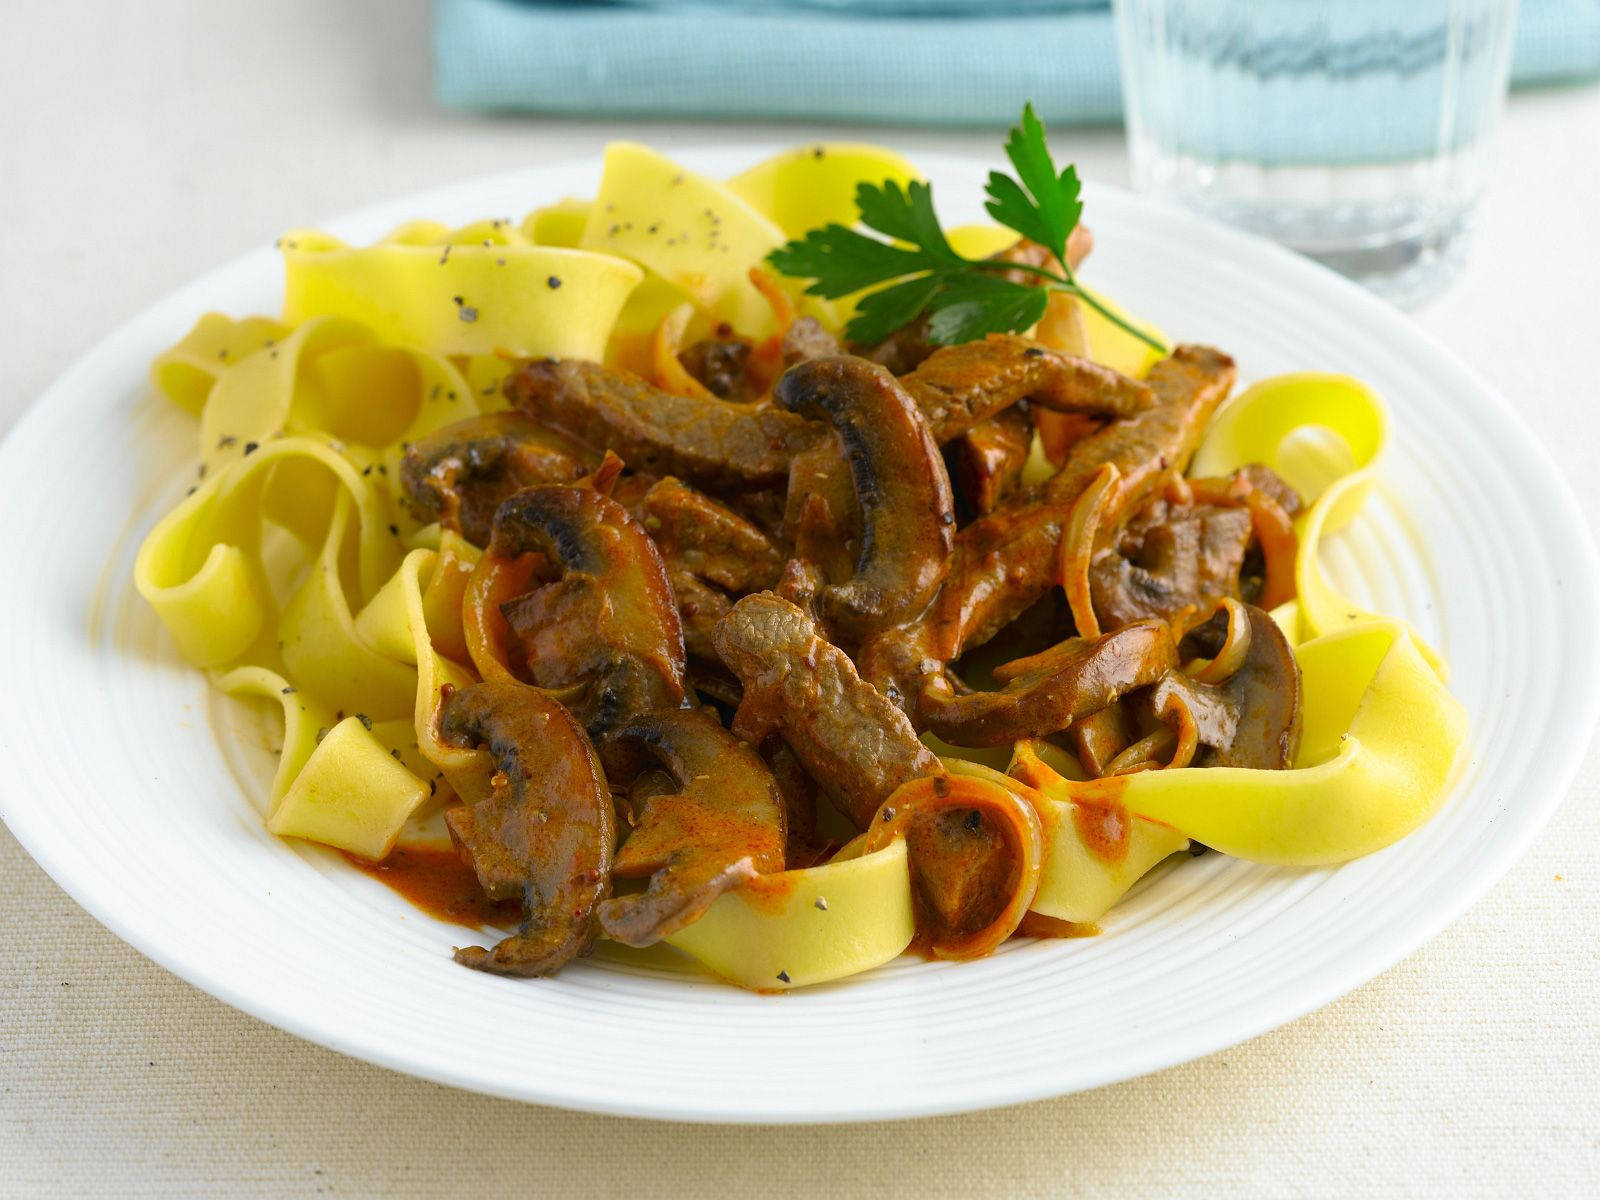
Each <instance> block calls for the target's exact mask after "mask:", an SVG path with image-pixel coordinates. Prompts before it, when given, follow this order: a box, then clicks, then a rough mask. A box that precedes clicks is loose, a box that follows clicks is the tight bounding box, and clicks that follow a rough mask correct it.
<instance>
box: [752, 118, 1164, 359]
mask: <svg viewBox="0 0 1600 1200" xmlns="http://www.w3.org/2000/svg"><path fill="white" fill-rule="evenodd" d="M1005 152H1006V157H1007V158H1008V159H1009V160H1010V161H1011V165H1012V167H1013V168H1014V169H1015V170H1016V173H1017V174H1016V177H1015V178H1013V177H1012V176H1009V175H1006V174H1003V173H1001V172H999V171H995V172H992V173H991V174H990V176H989V182H988V186H987V188H986V189H985V191H986V192H987V194H988V197H989V199H988V201H987V203H986V204H985V205H984V207H985V208H986V209H987V210H988V212H989V215H990V216H992V217H993V218H994V219H995V220H997V221H999V222H1000V223H1001V224H1002V225H1004V226H1006V227H1007V228H1009V229H1013V230H1015V231H1016V232H1017V233H1019V234H1020V235H1022V236H1023V237H1025V238H1028V239H1030V240H1032V241H1035V242H1038V243H1039V244H1040V245H1042V246H1044V247H1045V248H1046V249H1047V250H1049V251H1050V253H1051V254H1052V255H1053V256H1054V258H1055V265H1056V267H1057V268H1058V269H1057V270H1051V269H1050V268H1048V267H1035V266H1027V265H1022V264H1017V263H1010V262H1006V261H1004V260H1002V259H992V258H991V259H971V258H966V257H964V256H963V255H961V254H959V253H957V252H956V250H955V248H954V247H952V246H951V245H950V241H949V239H948V238H947V237H946V236H945V232H944V229H943V227H942V226H941V225H940V224H939V216H938V213H937V211H936V210H935V209H934V206H933V188H932V186H931V185H929V184H927V183H924V182H922V181H920V180H919V181H914V182H912V183H909V184H907V185H906V186H905V187H901V186H900V184H898V183H896V182H894V181H893V180H885V181H884V182H883V183H881V184H876V183H862V184H860V185H859V186H858V187H857V188H856V209H857V210H858V212H859V214H860V219H861V224H862V225H863V226H864V227H865V228H866V229H867V230H870V231H871V233H867V232H863V231H862V230H861V229H850V228H847V227H846V226H844V225H839V224H831V225H825V226H823V227H822V228H821V229H813V230H811V231H809V232H808V233H807V234H806V235H805V236H804V237H802V238H799V239H796V240H794V241H791V242H789V243H788V244H786V245H784V246H781V247H779V248H778V249H777V250H774V251H773V252H772V253H771V254H770V255H768V256H767V261H768V262H769V263H771V264H772V266H773V267H774V268H775V269H777V270H778V271H780V272H781V273H782V274H784V275H790V276H794V277H796V278H803V279H809V280H810V281H811V282H810V284H809V285H808V286H807V287H806V292H807V293H808V294H810V295H813V296H821V297H823V298H824V299H829V300H836V299H839V298H841V297H844V296H850V295H853V294H855V293H857V292H863V291H865V290H866V289H868V288H874V287H875V288H877V290H876V291H870V292H867V293H866V294H865V295H864V296H862V297H861V299H860V300H859V301H858V302H857V305H856V312H855V315H854V316H853V317H852V318H851V319H850V322H849V324H847V325H846V326H845V334H846V336H847V337H849V338H850V339H852V340H853V341H857V342H868V343H870V342H879V341H882V340H883V339H884V338H886V337H888V336H889V335H890V334H891V333H893V332H894V331H895V330H897V329H900V328H903V327H904V326H907V325H910V324H911V323H913V322H914V321H917V320H919V319H921V318H923V317H926V318H927V322H928V337H929V339H930V340H932V341H933V342H935V343H939V344H944V345H948V344H952V343H956V342H967V341H972V340H974V339H976V338H980V337H983V336H984V335H986V334H989V333H1001V332H1007V331H1014V330H1020V329H1027V328H1029V327H1030V326H1032V325H1034V324H1036V323H1037V322H1038V320H1039V318H1040V317H1041V316H1043V315H1044V311H1045V306H1046V304H1048V302H1049V295H1050V293H1051V292H1063V293H1066V294H1068V295H1072V296H1076V297H1078V298H1079V299H1080V300H1081V301H1082V302H1083V303H1084V304H1087V305H1088V306H1089V307H1091V308H1093V309H1095V310H1096V311H1097V312H1099V313H1100V314H1101V315H1103V316H1104V317H1106V319H1108V320H1110V321H1111V322H1113V323H1114V324H1116V325H1119V326H1121V327H1122V328H1123V329H1125V330H1127V331H1128V332H1129V333H1131V334H1132V335H1133V336H1135V337H1137V338H1139V339H1140V340H1142V341H1144V342H1146V343H1147V344H1149V345H1150V346H1153V347H1155V348H1156V349H1158V350H1164V349H1165V347H1163V346H1162V345H1161V343H1160V342H1158V341H1157V340H1156V339H1155V338H1153V337H1151V336H1150V335H1149V334H1147V333H1145V332H1144V331H1143V330H1142V329H1139V328H1138V327H1137V326H1135V325H1133V324H1131V323H1130V322H1128V321H1127V320H1126V319H1125V318H1123V317H1121V316H1119V315H1118V314H1116V313H1113V312H1111V311H1110V310H1109V309H1107V308H1106V307H1105V306H1104V305H1103V304H1101V303H1100V301H1098V300H1097V299H1095V297H1094V296H1093V295H1091V294H1089V293H1088V292H1085V291H1084V290H1083V289H1082V288H1080V287H1079V286H1078V282H1077V280H1076V279H1075V278H1074V277H1073V274H1072V268H1071V266H1070V265H1069V264H1068V262H1067V239H1068V238H1069V237H1070V236H1071V234H1072V231H1073V229H1074V228H1076V226H1077V224H1078V219H1079V218H1080V217H1081V216H1082V215H1083V201H1082V199H1081V198H1080V191H1081V187H1080V184H1079V182H1078V172H1077V170H1076V168H1074V167H1072V166H1071V165H1068V166H1067V167H1065V168H1064V169H1062V170H1060V171H1057V170H1056V165H1055V162H1054V160H1053V159H1052V158H1051V157H1050V146H1049V142H1048V141H1047V140H1046V137H1045V128H1044V123H1043V122H1042V121H1040V120H1039V117H1038V114H1037V113H1035V112H1034V111H1033V105H1032V104H1028V105H1026V106H1025V107H1024V108H1023V110H1022V118H1021V120H1020V121H1018V123H1017V125H1016V126H1015V127H1014V128H1013V129H1012V130H1011V134H1010V136H1009V137H1008V138H1007V139H1006V144H1005ZM872 234H879V235H882V236H881V237H874V236H872ZM884 239H889V240H884ZM1008 272H1010V273H1013V274H1014V273H1016V272H1021V273H1023V274H1026V275H1031V276H1033V277H1034V278H1035V280H1036V282H1035V283H1033V284H1031V285H1030V284H1025V283H1017V282H1016V281H1015V279H1014V278H1010V279H1008V278H1006V277H1005V276H1006V274H1007V273H1008Z"/></svg>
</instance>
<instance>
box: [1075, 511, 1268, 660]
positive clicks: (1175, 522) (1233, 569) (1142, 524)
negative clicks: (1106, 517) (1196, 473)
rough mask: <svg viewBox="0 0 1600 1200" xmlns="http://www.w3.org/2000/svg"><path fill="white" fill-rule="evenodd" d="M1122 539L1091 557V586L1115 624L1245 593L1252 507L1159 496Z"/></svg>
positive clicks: (1097, 604)
mask: <svg viewBox="0 0 1600 1200" xmlns="http://www.w3.org/2000/svg"><path fill="white" fill-rule="evenodd" d="M1146 508H1147V510H1148V511H1147V512H1146V513H1145V514H1142V515H1141V516H1138V517H1135V518H1134V520H1133V521H1132V522H1131V523H1130V524H1129V525H1128V526H1126V527H1125V528H1124V530H1123V532H1122V535H1121V537H1120V538H1119V539H1118V540H1117V544H1116V545H1115V546H1111V547H1108V548H1106V549H1103V550H1101V551H1100V552H1099V553H1098V554H1096V555H1095V556H1094V559H1093V560H1092V561H1091V562H1090V564H1089V594H1090V596H1091V598H1092V601H1093V604H1094V611H1095V615H1096V616H1097V617H1098V618H1099V621H1100V624H1101V625H1102V626H1104V627H1105V628H1107V629H1115V628H1117V627H1118V626H1119V625H1126V624H1127V623H1128V622H1130V621H1138V620H1142V619H1144V618H1148V617H1160V618H1163V619H1167V620H1170V619H1171V618H1173V617H1175V616H1177V615H1178V614H1179V613H1181V612H1183V611H1184V610H1185V609H1194V608H1202V607H1205V606H1208V605H1210V604H1212V603H1215V602H1216V601H1217V600H1220V599H1222V598H1223V597H1225V596H1227V597H1232V596H1237V595H1238V594H1239V571H1240V568H1242V567H1243V566H1244V559H1245V552H1246V550H1248V549H1249V546H1250V534H1251V528H1252V526H1251V521H1250V512H1249V510H1248V509H1245V508H1219V507H1216V506H1214V505H1191V506H1187V507H1179V506H1174V505H1170V504H1168V503H1167V502H1166V501H1164V500H1155V501H1152V502H1151V503H1150V504H1149V505H1147V506H1146Z"/></svg>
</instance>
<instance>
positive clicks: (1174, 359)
mask: <svg viewBox="0 0 1600 1200" xmlns="http://www.w3.org/2000/svg"><path fill="white" fill-rule="evenodd" d="M1233 379H1234V366H1233V360H1232V359H1230V358H1229V357H1228V356H1227V355H1225V354H1223V353H1221V352H1220V351H1217V350H1212V349H1210V348H1208V347H1204V346H1179V347H1178V348H1177V349H1176V350H1174V351H1173V352H1172V354H1170V355H1169V356H1168V357H1167V358H1165V359H1163V360H1161V361H1160V362H1159V363H1157V364H1156V365H1155V366H1154V367H1152V368H1151V370H1150V374H1149V377H1148V383H1149V384H1150V387H1151V390H1152V391H1153V392H1154V394H1155V396H1156V405H1155V407H1153V408H1149V409H1146V410H1145V411H1143V412H1141V413H1139V414H1137V415H1136V416H1132V417H1128V418H1126V419H1123V420H1119V421H1113V422H1111V423H1110V424H1109V425H1107V426H1106V427H1105V428H1104V429H1102V430H1100V431H1099V432H1098V433H1095V434H1092V435H1091V436H1089V437H1086V438H1084V439H1083V440H1082V441H1080V442H1078V443H1077V444H1076V445H1075V446H1074V447H1073V448H1072V451H1071V453H1070V454H1069V455H1068V456H1067V461H1066V462H1065V464H1063V466H1062V467H1061V469H1060V470H1059V471H1058V472H1056V474H1055V475H1053V476H1051V477H1050V478H1049V479H1047V480H1045V481H1044V482H1042V483H1041V484H1039V485H1038V486H1036V487H1035V488H1033V489H1031V490H1030V491H1029V492H1026V493H1024V494H1023V495H1021V496H1019V497H1017V499H1016V500H1014V501H1013V502H1011V503H1009V504H1007V505H1004V506H1003V507H1002V508H1000V509H999V510H997V511H996V512H994V513H991V514H990V515H989V516H987V517H982V518H980V519H979V520H976V521H974V522H973V523H972V524H971V525H968V526H967V527H966V528H965V529H963V530H961V532H960V533H959V534H958V535H957V537H956V541H955V547H954V550H953V552H952V554H951V565H950V571H949V573H948V575H947V576H946V579H945V583H944V586H943V588H941V589H940V592H939V594H938V596H936V597H935V598H934V601H933V603H932V604H930V605H929V606H928V608H927V610H926V611H925V612H924V613H923V614H922V615H921V616H920V617H918V618H917V619H916V620H915V621H912V622H910V623H908V624H907V625H904V626H902V627H901V628H899V629H895V630H890V631H888V632H887V633H885V634H884V635H882V636H880V637H878V638H877V639H875V640H874V641H873V642H872V643H871V644H870V645H867V646H865V647H863V650H862V654H861V663H862V671H863V674H864V675H865V676H866V677H867V678H868V679H871V680H872V681H873V682H874V683H876V684H877V685H878V686H879V687H880V688H881V689H882V690H883V691H885V692H886V693H888V694H890V695H892V696H894V697H895V698H896V699H897V701H898V702H900V703H903V704H905V705H906V707H907V711H908V712H910V713H912V714H913V718H914V719H915V720H918V721H921V720H922V719H923V718H922V716H921V711H922V696H923V694H924V692H925V691H928V692H930V693H943V694H945V695H955V694H959V692H960V690H961V689H960V688H959V686H958V685H957V683H956V681H954V680H953V679H952V678H951V677H950V675H949V674H948V673H947V670H946V664H947V663H949V662H950V661H952V660H953V659H955V658H957V657H959V656H960V654H961V653H962V651H963V650H965V649H967V648H969V647H971V646H975V645H979V644H981V643H983V642H986V641H988V640H989V639H990V638H991V637H993V636H994V635H995V634H997V633H998V632H999V631H1000V630H1002V629H1004V628H1005V627H1006V626H1007V625H1009V624H1010V623H1011V622H1012V621H1013V620H1014V619H1015V618H1016V617H1017V616H1018V615H1019V614H1020V613H1022V612H1023V611H1024V610H1025V609H1026V608H1027V607H1028V606H1029V605H1031V604H1032V603H1033V602H1034V601H1036V600H1037V599H1038V598H1039V597H1040V596H1041V595H1043V594H1044V592H1045V591H1046V590H1048V589H1049V587H1050V586H1051V585H1052V584H1053V583H1054V582H1055V579H1056V573H1057V571H1056V556H1057V551H1058V548H1059V544H1060V541H1061V530H1062V526H1063V523H1064V521H1065V519H1066V515H1067V511H1068V509H1069V508H1070V507H1071V505H1072V503H1073V501H1074V500H1076V499H1077V497H1078V496H1079V494H1080V493H1082V491H1083V490H1084V488H1085V487H1087V486H1088V484H1089V483H1090V481H1091V480H1093V479H1094V478H1095V476H1096V475H1098V474H1099V473H1100V471H1101V469H1102V467H1103V466H1104V465H1105V464H1106V463H1111V464H1113V465H1114V466H1116V468H1117V469H1118V471H1119V472H1120V473H1121V479H1120V483H1119V485H1118V486H1119V490H1118V492H1117V498H1116V502H1115V504H1114V506H1113V512H1112V513H1111V516H1110V519H1109V520H1108V524H1113V525H1114V524H1116V523H1120V522H1121V520H1122V519H1123V518H1124V516H1125V515H1126V514H1127V513H1129V512H1131V511H1133V510H1134V509H1135V508H1136V507H1137V506H1138V505H1139V504H1140V503H1141V502H1142V501H1143V500H1144V498H1145V496H1147V495H1148V494H1149V493H1150V492H1151V491H1152V490H1153V489H1154V488H1155V487H1156V486H1157V485H1158V484H1159V483H1160V482H1161V480H1162V479H1163V478H1164V477H1165V476H1166V473H1167V472H1169V471H1181V470H1182V469H1183V468H1184V466H1186V465H1187V463H1188V461H1189V458H1190V457H1191V456H1192V455H1193V454H1194V451H1195V449H1196V447H1197V446H1198V445H1199V442H1200V438H1201V436H1202V434H1203V432H1204V430H1205V427H1206V424H1207V422H1208V421H1209V420H1210V419H1211V414H1212V412H1213V411H1215V409H1216V406H1217V405H1218V404H1219V403H1220V402H1221V401H1222V399H1223V397H1225V396H1226V395H1227V394H1228V390H1229V389H1230V388H1231V387H1232V386H1233Z"/></svg>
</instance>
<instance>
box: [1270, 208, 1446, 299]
mask: <svg viewBox="0 0 1600 1200" xmlns="http://www.w3.org/2000/svg"><path fill="white" fill-rule="evenodd" d="M1471 232H1472V231H1471V229H1470V227H1469V225H1468V222H1467V220H1466V218H1465V217H1464V216H1463V217H1458V218H1457V219H1456V220H1454V221H1452V222H1450V223H1449V224H1448V225H1446V226H1443V227H1442V228H1440V227H1436V228H1432V229H1428V230H1426V231H1420V232H1418V233H1416V234H1414V235H1409V236H1405V237H1401V238H1399V239H1397V240H1395V241H1391V242H1386V243H1383V244H1380V245H1371V246H1357V247H1350V248H1346V249H1313V248H1311V247H1306V246H1296V245H1294V244H1293V243H1292V242H1289V243H1285V244H1286V245H1288V246H1289V248H1290V249H1292V250H1298V251H1300V253H1302V254H1304V255H1305V256H1306V257H1307V258H1314V259H1316V260H1317V261H1318V262H1320V263H1321V264H1322V265H1323V266H1325V267H1331V268H1332V269H1333V270H1335V271H1337V272H1339V274H1341V275H1344V276H1346V277H1347V278H1350V279H1353V280H1355V281H1356V282H1357V283H1359V284H1362V285H1363V286H1365V287H1367V288H1369V289H1371V290H1372V291H1374V292H1376V293H1377V294H1378V295H1380V296H1382V297H1383V298H1384V299H1385V300H1388V301H1389V302H1390V303H1391V304H1393V305H1395V306H1396V307H1397V308H1404V309H1414V308H1419V307H1421V306H1422V305H1424V304H1426V303H1427V302H1428V301H1430V300H1432V299H1433V298H1434V297H1436V296H1438V295H1439V294H1440V293H1441V292H1443V291H1444V290H1445V288H1447V287H1448V286H1449V285H1450V284H1451V283H1452V282H1453V281H1454V280H1455V278H1456V276H1457V275H1458V274H1460V272H1461V268H1462V266H1463V264H1464V263H1465V262H1466V256H1467V244H1468V242H1469V241H1470V239H1471Z"/></svg>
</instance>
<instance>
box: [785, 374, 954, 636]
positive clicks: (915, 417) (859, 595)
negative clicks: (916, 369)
mask: <svg viewBox="0 0 1600 1200" xmlns="http://www.w3.org/2000/svg"><path fill="white" fill-rule="evenodd" d="M773 399H774V400H775V401H776V402H777V403H778V404H780V405H781V406H783V407H784V408H786V409H788V410H789V411H791V412H795V413H799V414H801V415H803V416H808V417H825V418H826V419H827V420H828V421H830V422H831V423H832V424H833V427H834V429H835V431H836V432H837V433H838V437H839V443H840V447H841V449H842V451H843V454H844V457H845V461H846V462H848V463H849V465H850V477H851V481H852V483H853V484H854V487H855V495H856V502H857V504H858V505H859V507H860V510H861V534H860V539H859V547H858V550H857V554H856V564H855V573H854V574H853V575H852V576H851V578H850V579H849V580H848V581H846V582H844V583H834V584H828V585H826V586H824V587H823V588H822V591H821V594H820V596H819V601H820V604H821V610H822V614H823V616H824V617H825V618H826V619H827V620H828V621H829V623H830V624H832V625H833V626H835V627H836V628H838V629H840V630H841V631H843V632H844V633H845V634H846V635H847V636H849V637H851V638H855V639H860V638H864V637H867V636H869V635H870V634H872V633H874V632H876V631H877V630H879V629H882V628H885V627H887V626H889V625H892V624H895V623H896V622H898V621H901V620H904V619H905V618H906V617H909V616H912V615H914V614H915V613H917V612H920V611H921V609H922V607H923V606H924V605H925V604H927V602H928V600H929V598H930V597H931V596H932V595H933V593H934V591H935V589H937V588H938V586H939V581H940V580H941V579H942V578H943V577H944V571H945V564H946V560H947V558H948V556H949V553H950V543H951V538H952V534H953V531H954V527H955V512H954V502H953V500H952V499H951V495H950V480H949V478H948V477H947V476H946V474H945V469H944V462H943V461H942V460H941V459H940V457H939V448H938V447H937V446H936V445H935V444H934V441H933V439H932V437H930V436H929V434H928V429H927V426H926V424H925V423H924V422H923V419H922V415H921V414H920V413H919V412H918V410H917V408H916V406H915V405H914V404H913V403H912V401H911V398H910V397H909V396H908V395H907V394H906V392H905V391H904V389H902V388H901V387H900V386H899V385H898V384H897V383H896V382H895V380H894V377H893V376H892V375H890V374H889V372H888V371H886V370H884V369H883V368H882V367H879V366H875V365H874V364H872V363H869V362H867V361H866V360H865V359H861V358H853V357H850V356H848V355H840V356H839V357H836V358H820V359H813V360H812V361H810V362H806V363H801V364H800V365H799V366H796V367H792V368H790V369H789V370H788V371H786V372H784V374H783V377H782V378H781V379H779V380H778V383H777V386H776V388H774V390H773Z"/></svg>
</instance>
